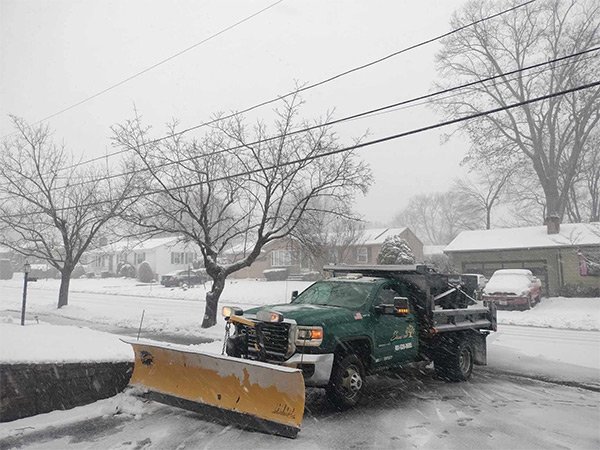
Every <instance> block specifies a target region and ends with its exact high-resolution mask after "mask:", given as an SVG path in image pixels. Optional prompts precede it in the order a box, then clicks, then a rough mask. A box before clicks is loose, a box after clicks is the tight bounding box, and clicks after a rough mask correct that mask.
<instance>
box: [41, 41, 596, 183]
mask: <svg viewBox="0 0 600 450" xmlns="http://www.w3.org/2000/svg"><path fill="white" fill-rule="evenodd" d="M598 50H600V46H599V47H593V48H590V49H587V50H582V51H580V52H577V53H573V54H570V55H566V56H561V57H558V58H554V59H551V60H548V61H544V62H540V63H536V64H532V65H529V66H526V67H522V68H520V69H515V70H511V71H509V72H502V73H500V74H498V75H493V76H490V77H486V78H483V79H480V80H475V81H471V82H469V83H466V84H462V85H458V86H453V87H450V88H447V89H443V90H441V91H436V92H432V93H429V94H425V95H421V96H418V97H414V98H411V99H408V100H403V101H400V102H395V103H392V104H389V105H386V106H382V107H378V108H374V109H370V110H367V111H364V112H360V113H356V114H352V115H350V116H346V117H342V118H340V119H335V120H331V121H327V122H324V123H322V124H317V125H313V126H310V127H305V128H302V129H298V130H293V131H289V132H287V133H286V134H285V135H275V136H271V137H268V138H264V139H259V140H256V141H253V142H249V143H246V144H241V145H237V146H234V147H228V148H224V149H219V150H215V151H213V152H209V153H205V154H202V155H198V156H192V157H188V158H183V159H177V160H173V161H169V162H166V163H164V164H162V165H161V167H165V166H170V165H174V164H180V163H184V162H188V161H193V160H196V159H202V158H207V157H210V156H214V155H218V154H221V153H225V152H229V151H233V150H238V149H241V148H243V147H245V146H252V145H257V144H261V143H264V142H269V141H273V140H276V139H280V138H282V137H285V136H291V135H295V134H299V133H306V132H308V131H312V130H315V129H319V128H324V127H328V126H332V125H336V124H338V123H342V122H346V121H350V120H356V119H359V118H364V117H367V116H373V115H376V114H380V113H382V112H384V111H385V112H391V111H394V110H397V109H400V108H398V107H402V106H403V107H405V108H407V107H411V106H417V105H418V104H419V103H417V102H422V103H424V102H425V101H427V100H429V99H431V98H434V97H437V96H440V95H444V94H448V93H453V92H454V94H452V95H449V96H447V97H445V98H449V97H452V96H455V95H458V93H459V92H460V91H461V90H463V89H466V88H468V87H472V86H475V85H478V84H484V83H487V82H490V81H494V80H498V79H500V78H505V77H510V76H512V75H515V74H520V73H522V72H524V71H529V70H532V69H537V68H540V67H543V66H548V65H554V64H555V63H557V62H563V61H567V60H569V59H571V58H576V57H579V56H582V55H586V54H589V53H592V52H596V51H598ZM588 58H591V56H589V57H588ZM565 64H566V63H565ZM546 70H549V68H546V69H544V70H542V71H539V72H538V73H541V72H543V71H546ZM536 74H537V73H536ZM509 81H512V80H506V81H505V82H509ZM422 103H421V104H422ZM172 136H176V134H174V135H172ZM169 137H170V136H169ZM164 139H165V137H162V138H158V139H154V140H150V141H148V142H144V143H143V144H142V146H143V147H146V146H148V145H152V144H155V143H158V142H161V141H162V140H164ZM150 170H151V169H150V168H147V167H146V168H141V169H135V170H131V171H128V172H122V173H118V174H113V175H106V176H103V177H98V178H95V179H93V180H84V181H81V182H78V183H70V184H69V186H70V187H73V186H83V185H85V184H90V183H95V182H98V181H104V180H109V179H112V178H117V177H121V176H126V175H133V174H136V173H140V172H146V171H150ZM62 189H65V187H63V186H61V187H56V188H54V189H51V190H52V191H55V190H62Z"/></svg>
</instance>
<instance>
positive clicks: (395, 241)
mask: <svg viewBox="0 0 600 450" xmlns="http://www.w3.org/2000/svg"><path fill="white" fill-rule="evenodd" d="M414 263H415V255H414V254H413V251H412V250H411V248H410V246H409V245H408V243H407V242H406V241H405V240H404V239H402V238H401V237H400V235H399V234H398V235H395V236H388V237H387V238H385V241H383V245H382V246H381V250H379V255H377V264H414Z"/></svg>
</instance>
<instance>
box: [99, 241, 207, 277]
mask: <svg viewBox="0 0 600 450" xmlns="http://www.w3.org/2000/svg"><path fill="white" fill-rule="evenodd" d="M198 259H199V250H198V248H197V246H196V245H194V244H192V243H186V242H183V241H182V240H181V238H180V237H178V236H169V237H159V238H152V239H147V240H145V241H142V242H139V241H135V242H133V241H122V242H118V243H114V244H109V245H106V246H104V247H100V248H98V249H96V250H93V251H91V252H89V254H88V261H90V265H89V269H88V270H91V271H93V272H94V273H95V274H96V275H97V276H107V275H115V274H118V270H119V269H120V267H121V266H122V265H123V264H125V263H128V264H131V265H133V266H134V267H135V268H136V270H137V267H138V266H139V265H140V264H141V263H142V262H143V261H147V262H148V263H149V264H150V267H152V271H153V272H154V273H155V274H158V275H164V274H166V273H169V272H173V271H174V270H183V269H187V268H189V267H191V266H192V265H193V264H194V263H196V264H197V262H198Z"/></svg>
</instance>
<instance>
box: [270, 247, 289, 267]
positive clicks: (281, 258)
mask: <svg viewBox="0 0 600 450" xmlns="http://www.w3.org/2000/svg"><path fill="white" fill-rule="evenodd" d="M291 265H292V252H291V251H289V250H273V251H272V252H271V266H272V267H287V266H291Z"/></svg>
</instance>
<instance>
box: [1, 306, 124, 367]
mask: <svg viewBox="0 0 600 450" xmlns="http://www.w3.org/2000/svg"><path fill="white" fill-rule="evenodd" d="M0 342H2V345H0V363H12V364H16V363H24V362H35V363H53V362H67V363H68V362H104V361H133V351H132V349H131V346H130V345H129V344H126V343H124V342H122V341H121V340H120V339H119V337H118V336H115V335H114V334H110V333H103V332H100V331H95V330H91V329H89V328H83V327H73V326H56V325H50V324H47V323H37V322H36V321H27V322H26V324H25V326H21V323H20V321H19V320H14V319H13V318H12V317H8V316H1V315H0Z"/></svg>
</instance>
